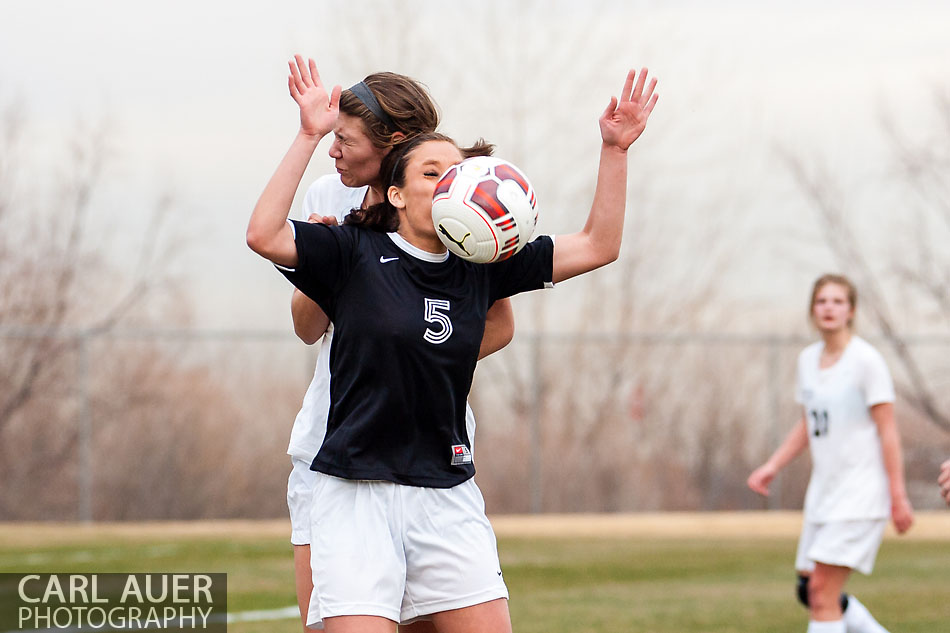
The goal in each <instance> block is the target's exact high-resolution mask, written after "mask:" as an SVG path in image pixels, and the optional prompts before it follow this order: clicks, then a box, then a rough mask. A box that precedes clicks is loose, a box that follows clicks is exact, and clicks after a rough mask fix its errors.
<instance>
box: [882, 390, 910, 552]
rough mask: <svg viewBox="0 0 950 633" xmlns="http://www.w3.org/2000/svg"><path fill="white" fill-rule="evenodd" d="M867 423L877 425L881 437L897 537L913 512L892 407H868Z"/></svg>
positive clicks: (891, 404)
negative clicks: (905, 483)
mask: <svg viewBox="0 0 950 633" xmlns="http://www.w3.org/2000/svg"><path fill="white" fill-rule="evenodd" d="M871 419H873V420H874V423H875V424H877V432H878V434H879V435H880V436H881V452H882V454H883V456H884V469H885V470H886V471H887V479H888V481H889V482H890V489H891V519H892V520H893V521H894V528H895V529H896V530H897V533H898V534H903V533H904V532H906V531H907V530H909V529H910V526H911V525H912V524H913V523H914V509H913V508H912V507H911V505H910V500H909V499H908V498H907V488H906V487H905V485H904V453H903V451H902V450H901V438H900V434H899V433H898V432H897V422H895V421H894V404H893V403H891V402H882V403H881V404H876V405H874V406H872V407H871Z"/></svg>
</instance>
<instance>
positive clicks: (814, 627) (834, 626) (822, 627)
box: [808, 620, 848, 633]
mask: <svg viewBox="0 0 950 633" xmlns="http://www.w3.org/2000/svg"><path fill="white" fill-rule="evenodd" d="M808 633H848V629H846V628H845V626H844V620H833V621H829V622H818V621H817V620H810V621H809V622H808Z"/></svg>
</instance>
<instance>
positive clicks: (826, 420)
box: [795, 336, 894, 523]
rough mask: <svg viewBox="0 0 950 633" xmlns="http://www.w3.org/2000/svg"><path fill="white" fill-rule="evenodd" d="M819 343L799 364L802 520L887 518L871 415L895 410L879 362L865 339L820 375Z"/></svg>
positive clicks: (821, 345) (856, 340)
mask: <svg viewBox="0 0 950 633" xmlns="http://www.w3.org/2000/svg"><path fill="white" fill-rule="evenodd" d="M823 349H824V343H822V342H818V343H814V344H812V345H809V346H808V347H806V348H805V349H804V350H802V352H801V354H799V356H798V373H797V381H796V393H795V400H796V401H797V402H799V403H800V404H801V405H802V407H804V414H805V417H806V419H807V422H808V443H809V448H810V449H811V458H812V474H811V480H810V481H809V482H808V492H807V494H806V495H805V520H806V521H809V522H813V523H825V522H829V521H847V520H861V519H880V518H887V517H888V516H890V493H889V488H888V479H887V471H886V470H885V469H884V459H883V456H882V453H881V439H880V436H879V434H878V430H877V425H876V424H875V423H874V420H873V419H872V418H871V413H870V407H871V406H873V405H875V404H881V403H885V402H894V384H893V382H892V381H891V374H890V372H889V371H888V370H887V365H886V364H885V363H884V358H883V357H882V356H881V354H880V353H879V352H878V351H877V350H876V349H874V347H872V346H871V345H870V344H869V343H868V342H867V341H865V340H864V339H862V338H860V337H857V336H852V337H851V341H850V342H849V343H848V346H847V347H846V348H845V350H844V352H843V353H842V355H841V358H839V359H838V362H836V363H835V364H834V365H832V366H831V367H828V368H826V369H821V368H820V367H819V361H820V358H821V352H822V350H823Z"/></svg>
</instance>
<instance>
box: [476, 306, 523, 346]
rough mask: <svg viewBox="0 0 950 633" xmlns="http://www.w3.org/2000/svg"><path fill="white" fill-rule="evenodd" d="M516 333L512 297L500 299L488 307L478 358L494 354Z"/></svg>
mask: <svg viewBox="0 0 950 633" xmlns="http://www.w3.org/2000/svg"><path fill="white" fill-rule="evenodd" d="M514 335H515V313H514V311H513V310H512V309H511V300H510V299H499V300H498V301H496V302H495V303H493V304H492V307H491V308H489V309H488V314H487V315H486V317H485V333H484V334H482V344H481V346H480V347H479V348H478V360H481V359H483V358H485V357H486V356H488V355H489V354H494V353H495V352H497V351H498V350H500V349H501V348H503V347H504V346H505V345H507V344H508V343H510V342H511V338H512V337H513V336H514Z"/></svg>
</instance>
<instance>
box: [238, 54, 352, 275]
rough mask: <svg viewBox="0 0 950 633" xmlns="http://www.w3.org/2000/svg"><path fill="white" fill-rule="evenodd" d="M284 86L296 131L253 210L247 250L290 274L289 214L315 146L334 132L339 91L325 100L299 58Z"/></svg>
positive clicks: (312, 71)
mask: <svg viewBox="0 0 950 633" xmlns="http://www.w3.org/2000/svg"><path fill="white" fill-rule="evenodd" d="M288 85H289V87H290V95H291V96H292V97H293V99H294V101H296V102H297V105H298V106H299V107H300V130H299V131H298V132H297V136H296V138H294V142H293V143H292V144H291V146H290V149H289V150H288V151H287V154H286V155H285V156H284V159H283V160H282V161H281V162H280V165H278V166H277V171H275V172H274V175H273V176H271V179H270V181H269V182H268V183H267V186H266V187H265V188H264V192H263V193H262V194H261V197H260V199H259V200H258V201H257V205H256V206H255V207H254V211H253V213H252V214H251V219H250V221H249V222H248V225H247V245H248V246H249V247H250V248H251V250H253V251H254V252H255V253H257V254H258V255H261V256H262V257H265V258H267V259H269V260H270V261H272V262H274V263H275V264H279V265H281V266H285V267H288V268H293V267H294V266H296V265H297V248H296V245H295V244H294V236H293V231H292V230H291V228H290V226H289V225H288V224H287V214H288V213H290V205H291V204H292V203H293V201H294V194H295V193H296V192H297V187H298V186H299V185H300V179H301V178H302V177H303V173H304V170H306V168H307V165H308V164H309V163H310V158H311V157H312V156H313V152H314V150H315V149H316V148H317V144H318V143H319V142H320V139H322V138H323V137H324V136H326V135H327V134H328V133H329V132H330V131H331V130H333V126H334V124H335V123H336V119H337V116H338V114H339V111H340V93H341V92H342V88H341V87H340V86H334V87H333V91H332V93H331V94H329V95H328V94H327V91H326V89H325V88H324V87H323V84H322V82H321V81H320V74H319V73H318V72H317V66H316V63H315V62H314V61H313V60H312V59H311V60H309V62H308V64H304V61H303V58H302V57H301V56H300V55H297V56H295V61H294V62H291V63H290V77H288Z"/></svg>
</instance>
